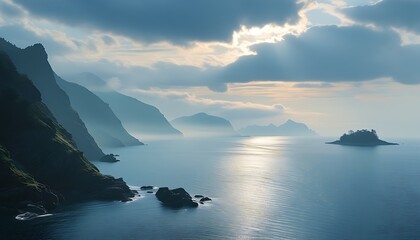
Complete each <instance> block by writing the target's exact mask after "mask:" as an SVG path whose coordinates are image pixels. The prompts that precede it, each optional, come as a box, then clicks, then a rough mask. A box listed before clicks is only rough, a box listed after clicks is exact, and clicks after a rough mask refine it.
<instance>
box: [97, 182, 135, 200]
mask: <svg viewBox="0 0 420 240" xmlns="http://www.w3.org/2000/svg"><path fill="white" fill-rule="evenodd" d="M108 177H109V176H108ZM105 184H106V186H105V188H103V190H102V191H100V192H99V194H98V198H99V199H102V200H115V201H122V202H127V201H130V200H131V198H132V197H134V196H135V193H134V192H133V191H132V190H131V189H130V188H129V187H128V186H127V185H126V183H125V182H124V180H123V179H122V178H117V179H115V178H109V179H108V182H107V183H105Z"/></svg>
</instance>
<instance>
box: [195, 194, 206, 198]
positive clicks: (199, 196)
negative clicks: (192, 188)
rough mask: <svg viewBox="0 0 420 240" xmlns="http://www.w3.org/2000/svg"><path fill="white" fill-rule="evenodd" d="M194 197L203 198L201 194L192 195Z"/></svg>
mask: <svg viewBox="0 0 420 240" xmlns="http://www.w3.org/2000/svg"><path fill="white" fill-rule="evenodd" d="M194 197H195V198H203V197H204V196H203V195H199V194H197V195H194Z"/></svg>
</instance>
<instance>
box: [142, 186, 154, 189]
mask: <svg viewBox="0 0 420 240" xmlns="http://www.w3.org/2000/svg"><path fill="white" fill-rule="evenodd" d="M152 189H153V186H141V187H140V190H152Z"/></svg>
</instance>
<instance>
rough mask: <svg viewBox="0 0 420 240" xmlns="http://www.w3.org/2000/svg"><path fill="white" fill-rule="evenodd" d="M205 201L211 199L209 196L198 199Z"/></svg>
mask: <svg viewBox="0 0 420 240" xmlns="http://www.w3.org/2000/svg"><path fill="white" fill-rule="evenodd" d="M207 201H211V198H209V197H203V198H201V199H200V202H207Z"/></svg>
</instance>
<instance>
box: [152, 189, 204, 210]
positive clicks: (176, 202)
mask: <svg viewBox="0 0 420 240" xmlns="http://www.w3.org/2000/svg"><path fill="white" fill-rule="evenodd" d="M155 195H156V198H157V199H158V200H159V201H161V202H162V203H163V204H164V205H167V206H169V207H175V208H180V207H198V203H196V202H194V201H193V200H192V197H191V195H190V194H188V192H187V191H185V189H183V188H176V189H172V190H170V189H169V188H167V187H161V188H159V190H158V191H157V192H156V194H155Z"/></svg>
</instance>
